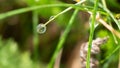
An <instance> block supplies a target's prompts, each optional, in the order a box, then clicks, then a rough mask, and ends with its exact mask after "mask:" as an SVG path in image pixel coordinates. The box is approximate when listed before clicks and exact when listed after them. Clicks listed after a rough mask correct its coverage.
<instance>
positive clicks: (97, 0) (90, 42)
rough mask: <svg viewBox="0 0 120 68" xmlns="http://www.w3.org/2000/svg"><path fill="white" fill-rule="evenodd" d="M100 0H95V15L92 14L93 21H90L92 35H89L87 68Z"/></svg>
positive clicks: (87, 67)
mask: <svg viewBox="0 0 120 68" xmlns="http://www.w3.org/2000/svg"><path fill="white" fill-rule="evenodd" d="M98 2H99V0H96V1H95V5H94V9H93V15H91V17H92V22H91V23H90V36H89V44H88V51H87V52H88V53H87V64H86V68H90V55H91V46H92V39H93V35H94V24H95V20H96V14H97V8H98Z"/></svg>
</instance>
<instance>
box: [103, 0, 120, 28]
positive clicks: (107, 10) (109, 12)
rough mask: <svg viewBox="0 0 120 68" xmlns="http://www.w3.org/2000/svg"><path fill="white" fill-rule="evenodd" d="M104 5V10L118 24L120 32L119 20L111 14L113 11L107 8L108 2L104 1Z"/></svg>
mask: <svg viewBox="0 0 120 68" xmlns="http://www.w3.org/2000/svg"><path fill="white" fill-rule="evenodd" d="M102 4H103V9H104V10H105V11H106V12H107V13H108V14H109V15H110V16H111V18H112V19H113V20H114V21H115V23H116V24H117V26H118V28H119V30H120V23H119V22H118V21H117V19H115V17H114V15H113V14H112V13H111V11H110V10H109V9H108V8H107V5H106V1H105V0H102Z"/></svg>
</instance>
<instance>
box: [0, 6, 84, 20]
mask: <svg viewBox="0 0 120 68" xmlns="http://www.w3.org/2000/svg"><path fill="white" fill-rule="evenodd" d="M70 6H71V7H72V8H78V9H81V10H85V9H83V7H80V6H79V7H78V6H76V5H74V4H51V5H40V6H33V7H27V8H21V9H16V10H12V11H8V12H5V13H1V14H0V20H2V19H5V18H7V17H10V16H13V15H17V14H21V13H25V12H29V11H33V10H37V9H41V8H48V7H70Z"/></svg>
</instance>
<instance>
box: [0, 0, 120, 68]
mask: <svg viewBox="0 0 120 68" xmlns="http://www.w3.org/2000/svg"><path fill="white" fill-rule="evenodd" d="M91 1H92V0H88V1H87V2H86V3H85V4H86V5H85V6H82V7H83V8H78V9H79V10H80V11H79V13H78V14H77V16H76V17H75V19H74V22H73V24H72V27H70V28H69V26H68V23H69V21H70V19H71V16H72V15H73V12H74V9H76V8H77V7H75V6H73V5H72V6H73V8H74V9H72V10H70V11H68V12H66V13H64V14H61V15H60V16H59V17H57V18H56V19H55V20H54V21H52V22H51V23H50V24H48V25H47V26H46V27H47V30H46V32H45V33H44V34H38V33H37V29H36V27H37V25H38V24H39V23H43V24H44V23H45V22H47V21H48V20H50V19H51V18H52V17H53V16H55V15H56V14H58V13H60V12H61V11H63V10H64V9H66V8H67V7H69V6H70V5H66V6H56V4H63V5H65V4H74V3H75V1H72V0H0V68H46V67H47V65H48V64H49V62H50V60H51V57H52V56H53V53H54V52H55V49H56V47H57V45H58V42H60V40H59V38H60V37H61V34H63V33H64V30H65V29H66V27H68V28H69V29H68V30H70V32H69V31H68V33H66V36H65V37H66V39H65V40H64V43H62V44H63V45H62V44H61V45H62V48H63V52H62V56H61V63H60V67H61V68H70V67H71V68H72V66H74V65H75V64H78V65H79V63H78V62H76V63H75V62H74V61H75V59H76V56H77V57H78V56H79V47H80V46H81V44H82V43H83V42H86V41H88V40H89V39H88V38H89V32H90V27H89V23H88V21H89V14H88V13H87V10H88V11H91V10H93V7H94V6H93V5H94V4H93V1H94V0H93V1H92V2H91ZM106 3H107V7H108V9H109V10H110V11H111V13H112V14H113V15H114V16H116V15H117V14H119V13H120V7H119V6H120V1H119V0H106ZM100 4H102V2H101V1H99V5H100ZM43 5H44V6H45V5H53V6H52V7H50V6H48V7H43V8H38V9H36V10H34V9H35V8H33V9H30V10H29V9H28V8H30V7H36V6H40V7H42V6H43ZM80 6H81V5H80ZM26 7H27V10H28V11H26V12H25V13H24V10H23V12H21V13H18V14H17V12H20V11H21V10H20V11H19V10H18V9H22V8H25V10H26ZM86 8H88V9H87V10H86ZM14 10H16V11H15V12H16V14H14V13H11V14H9V12H11V11H14ZM98 11H99V12H100V13H101V17H102V18H103V19H104V20H105V21H106V22H108V24H110V25H111V26H112V27H113V28H114V29H116V30H117V31H120V30H119V28H118V27H117V26H118V24H117V25H116V24H115V21H114V20H113V19H112V17H111V16H110V15H109V13H107V12H106V11H105V10H103V7H102V8H101V7H100V6H99V8H98ZM6 12H8V13H6ZM12 14H14V15H12ZM117 16H118V15H117ZM118 19H119V17H117V20H118ZM118 22H119V23H120V20H119V21H118ZM105 36H109V40H108V41H107V43H105V44H103V45H102V46H101V54H99V56H98V59H99V62H100V68H118V65H119V64H120V61H119V49H120V43H119V42H120V39H119V38H117V37H116V36H115V35H114V34H113V33H111V32H110V31H109V30H108V29H106V28H105V27H104V26H103V25H101V24H99V25H98V26H97V27H95V31H94V35H93V37H94V38H97V37H105ZM62 39H63V38H62ZM59 44H60V43H59ZM77 60H79V58H77ZM58 66H59V65H58Z"/></svg>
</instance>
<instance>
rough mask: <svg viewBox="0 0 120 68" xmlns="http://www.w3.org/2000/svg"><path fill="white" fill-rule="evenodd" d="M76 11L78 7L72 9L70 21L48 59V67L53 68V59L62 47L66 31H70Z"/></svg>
mask: <svg viewBox="0 0 120 68" xmlns="http://www.w3.org/2000/svg"><path fill="white" fill-rule="evenodd" d="M77 13H78V9H76V10H75V11H74V13H73V15H72V17H71V18H70V21H69V23H68V25H67V27H66V29H65V31H64V32H63V34H62V35H61V37H60V40H59V42H58V45H57V48H56V50H55V52H54V53H53V56H52V58H51V60H50V62H49V64H48V68H53V65H54V62H55V59H56V57H57V55H58V53H59V51H60V49H61V48H62V47H63V44H64V42H65V40H66V38H67V35H68V33H69V32H70V29H71V27H72V24H73V21H74V19H75V17H76V15H77Z"/></svg>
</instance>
